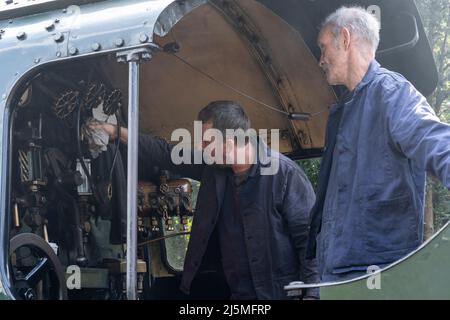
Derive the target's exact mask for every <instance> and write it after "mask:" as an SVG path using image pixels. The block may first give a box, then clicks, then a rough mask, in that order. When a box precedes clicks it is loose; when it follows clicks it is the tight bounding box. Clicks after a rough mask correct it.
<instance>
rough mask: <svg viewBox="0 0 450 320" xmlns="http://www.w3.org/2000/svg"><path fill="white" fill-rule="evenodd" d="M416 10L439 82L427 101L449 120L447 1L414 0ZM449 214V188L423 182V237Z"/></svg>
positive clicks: (432, 180)
mask: <svg viewBox="0 0 450 320" xmlns="http://www.w3.org/2000/svg"><path fill="white" fill-rule="evenodd" d="M416 4H417V7H418V9H419V12H420V14H421V16H422V21H423V24H424V27H425V32H426V33H427V36H428V40H429V42H430V46H431V48H432V50H433V54H434V58H435V62H436V66H437V69H438V73H439V82H438V85H437V88H436V90H435V92H434V93H433V94H432V95H431V96H430V97H428V102H429V103H430V105H431V107H432V108H433V109H434V110H435V112H436V114H437V115H438V116H439V118H440V119H441V120H442V121H444V122H447V123H449V122H450V1H448V0H417V1H416ZM449 218H450V192H449V191H448V190H447V189H446V188H445V187H443V186H442V184H440V183H439V182H438V181H437V180H436V179H435V178H432V177H430V178H429V179H428V183H427V196H426V210H425V239H428V238H429V237H430V236H431V235H432V234H433V233H434V230H437V229H439V228H440V227H441V226H442V225H443V224H445V223H446V222H447V221H448V220H449Z"/></svg>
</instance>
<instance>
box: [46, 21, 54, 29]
mask: <svg viewBox="0 0 450 320" xmlns="http://www.w3.org/2000/svg"><path fill="white" fill-rule="evenodd" d="M45 29H46V30H47V31H51V30H53V29H55V25H54V24H53V22H50V23H49V24H47V25H46V26H45Z"/></svg>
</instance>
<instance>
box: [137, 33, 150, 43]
mask: <svg viewBox="0 0 450 320" xmlns="http://www.w3.org/2000/svg"><path fill="white" fill-rule="evenodd" d="M139 41H140V42H141V43H145V42H147V41H148V36H147V35H146V34H145V33H142V34H141V35H140V36H139Z"/></svg>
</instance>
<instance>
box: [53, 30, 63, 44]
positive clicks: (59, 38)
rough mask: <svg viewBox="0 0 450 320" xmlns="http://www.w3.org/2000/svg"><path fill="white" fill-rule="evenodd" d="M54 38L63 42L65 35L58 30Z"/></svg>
mask: <svg viewBox="0 0 450 320" xmlns="http://www.w3.org/2000/svg"><path fill="white" fill-rule="evenodd" d="M53 40H55V41H56V42H61V41H63V40H64V35H63V34H62V33H61V32H58V33H56V34H55V35H54V36H53Z"/></svg>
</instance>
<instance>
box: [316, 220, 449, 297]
mask: <svg viewBox="0 0 450 320" xmlns="http://www.w3.org/2000/svg"><path fill="white" fill-rule="evenodd" d="M374 275H375V274H374ZM379 275H380V276H381V278H380V289H372V290H371V289H369V288H368V287H369V286H368V285H367V284H368V282H369V283H372V284H373V283H374V281H373V280H374V279H373V278H367V277H366V278H363V279H359V280H354V281H351V282H348V283H344V284H337V285H333V286H329V287H323V288H321V293H320V294H321V299H323V300H330V299H333V300H335V299H342V300H347V299H352V300H369V299H370V300H391V299H392V300H393V299H398V300H406V299H439V300H444V299H450V225H449V224H448V225H447V226H446V227H444V228H443V230H441V231H440V232H439V233H437V234H436V235H435V236H434V238H432V239H431V240H429V241H428V242H427V243H426V244H425V245H424V246H423V247H422V248H421V249H419V250H418V251H416V252H415V253H414V254H412V255H410V256H408V257H407V258H405V259H404V260H401V261H399V262H398V263H396V264H395V265H393V266H391V267H388V268H387V269H385V270H382V271H381V272H380V274H379Z"/></svg>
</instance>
